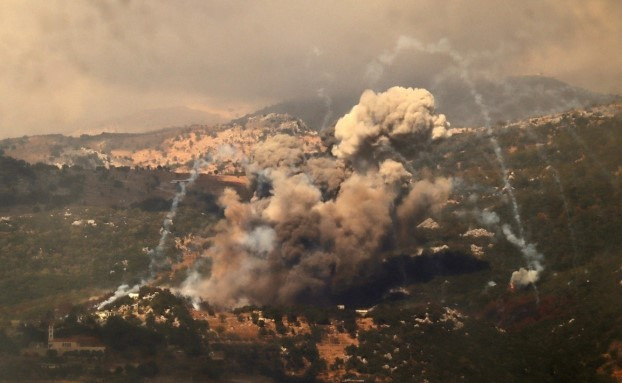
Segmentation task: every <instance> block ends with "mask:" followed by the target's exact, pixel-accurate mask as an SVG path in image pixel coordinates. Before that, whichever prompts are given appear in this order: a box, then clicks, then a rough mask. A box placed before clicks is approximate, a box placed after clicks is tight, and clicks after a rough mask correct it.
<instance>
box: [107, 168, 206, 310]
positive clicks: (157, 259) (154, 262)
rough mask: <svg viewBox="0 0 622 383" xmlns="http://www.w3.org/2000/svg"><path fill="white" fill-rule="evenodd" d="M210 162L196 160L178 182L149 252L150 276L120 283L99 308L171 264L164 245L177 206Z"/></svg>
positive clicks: (138, 285)
mask: <svg viewBox="0 0 622 383" xmlns="http://www.w3.org/2000/svg"><path fill="white" fill-rule="evenodd" d="M210 162H211V161H210V160H209V159H208V160H207V161H206V160H204V159H201V158H199V159H197V160H195V161H194V164H193V166H192V169H191V170H190V177H188V178H187V179H185V180H180V181H179V182H178V185H179V187H180V190H179V191H178V192H177V193H175V197H174V198H173V203H172V204H171V209H170V210H169V212H168V213H167V214H166V217H164V221H163V222H162V228H161V229H160V232H161V235H160V239H159V241H158V245H157V246H156V247H155V249H152V250H150V251H149V252H148V255H149V257H150V263H149V277H148V278H147V279H142V280H141V281H140V283H137V284H136V285H134V286H132V287H130V286H129V285H127V284H122V285H120V286H119V287H118V288H117V289H116V290H115V292H114V293H113V295H112V296H111V297H110V298H108V299H106V300H105V301H103V302H102V303H100V304H99V305H98V306H97V309H98V310H101V309H102V308H104V307H105V306H106V305H108V304H110V303H112V302H114V301H116V300H117V299H119V298H121V297H124V296H126V295H128V294H129V293H134V292H137V291H138V290H139V289H140V288H141V287H142V286H144V285H146V284H147V283H149V282H150V281H152V280H153V279H154V278H155V277H156V275H157V273H158V272H159V271H161V270H162V269H163V268H164V266H166V265H168V264H169V262H168V260H167V258H166V255H165V254H164V246H165V244H166V240H167V238H168V237H169V235H170V234H171V231H170V229H171V226H172V224H173V218H175V216H176V215H177V208H178V207H179V203H180V202H182V201H183V199H184V197H185V196H186V190H187V188H188V186H191V185H192V184H193V183H194V181H196V179H197V178H198V177H199V174H200V169H201V167H203V166H206V165H208V164H209V163H210Z"/></svg>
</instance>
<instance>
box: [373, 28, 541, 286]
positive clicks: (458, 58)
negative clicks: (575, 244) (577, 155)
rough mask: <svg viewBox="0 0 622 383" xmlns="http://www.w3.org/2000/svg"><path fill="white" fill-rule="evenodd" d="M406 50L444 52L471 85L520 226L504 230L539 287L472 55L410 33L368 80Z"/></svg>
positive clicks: (375, 66)
mask: <svg viewBox="0 0 622 383" xmlns="http://www.w3.org/2000/svg"><path fill="white" fill-rule="evenodd" d="M404 50H416V51H420V52H424V53H429V54H445V55H447V56H449V57H450V58H451V59H452V61H453V62H454V63H455V64H456V66H457V70H458V75H459V76H460V78H461V79H462V80H463V81H464V83H465V84H466V85H467V86H468V87H469V92H470V93H471V96H472V97H473V99H474V101H475V103H476V104H477V106H478V107H479V109H480V112H481V114H482V117H483V119H484V128H485V130H486V135H487V137H488V139H489V141H490V143H491V145H492V147H493V150H494V153H495V156H496V158H497V161H498V163H499V166H500V168H501V175H502V181H503V184H504V186H503V190H504V191H505V192H506V193H507V195H508V196H509V198H510V203H511V207H512V213H513V216H514V221H515V223H516V226H517V228H518V237H516V236H514V234H513V233H511V231H510V232H508V231H507V230H504V233H506V237H508V234H509V233H511V234H512V236H511V238H512V239H516V240H510V237H508V240H509V241H510V242H511V243H513V244H514V245H515V246H517V247H519V249H520V250H521V252H522V253H523V256H524V257H525V259H526V261H527V265H528V267H529V270H527V271H528V273H527V274H529V275H530V277H529V278H526V279H524V280H531V281H532V282H531V283H532V285H533V286H534V289H536V286H535V284H534V283H535V281H537V276H538V275H539V273H540V272H541V271H542V270H543V267H542V265H541V264H540V263H539V261H538V263H537V264H536V263H534V262H533V260H532V259H531V257H529V256H528V255H527V254H531V251H532V249H530V248H528V244H527V243H526V241H525V239H524V237H525V234H524V228H523V222H522V219H521V216H520V212H519V207H518V202H517V200H516V196H515V195H514V188H513V187H512V184H511V182H510V178H509V172H508V169H507V166H506V163H505V160H504V158H503V154H502V152H501V146H500V145H499V142H498V141H497V139H496V137H495V135H494V131H493V129H492V123H491V118H490V112H489V108H488V106H487V105H486V104H485V103H484V101H483V98H482V95H481V93H479V92H478V91H477V88H476V86H475V83H474V81H473V79H472V77H471V75H470V71H469V66H470V61H471V60H472V59H473V57H471V58H469V59H467V58H465V57H463V56H462V55H461V54H460V53H459V52H457V51H456V50H454V49H453V48H452V47H451V45H450V44H449V41H448V40H446V39H442V40H440V41H439V42H437V43H436V44H427V45H426V44H424V43H422V42H420V41H418V40H416V39H414V38H411V37H407V36H400V37H399V39H398V41H397V44H396V45H395V47H394V48H393V51H392V52H387V53H384V54H382V55H380V56H379V57H378V58H377V59H376V60H375V61H374V62H372V63H370V65H368V68H367V72H366V75H367V77H368V79H369V80H371V81H378V80H379V79H380V77H381V76H382V75H383V73H384V68H385V67H386V66H390V65H391V64H392V63H393V61H394V60H395V58H396V57H397V56H398V55H399V54H400V53H401V52H402V51H404ZM508 229H509V227H508ZM531 246H532V245H531ZM519 271H520V270H519ZM529 272H531V273H529ZM523 274H524V273H523ZM521 275H522V274H521ZM513 276H514V274H513ZM534 276H535V277H534ZM513 278H514V277H513ZM536 293H537V289H536Z"/></svg>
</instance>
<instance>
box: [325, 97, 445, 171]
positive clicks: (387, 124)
mask: <svg viewBox="0 0 622 383" xmlns="http://www.w3.org/2000/svg"><path fill="white" fill-rule="evenodd" d="M448 127H449V124H448V123H447V120H446V119H445V116H444V115H442V114H441V115H436V114H434V97H433V96H432V94H431V93H430V92H428V91H427V90H425V89H413V88H402V87H393V88H390V89H389V90H387V91H386V92H383V93H375V92H374V91H371V90H366V91H365V92H364V93H363V94H362V95H361V98H360V101H359V103H358V105H356V106H355V107H354V108H352V110H351V111H350V113H348V114H346V115H345V116H343V117H342V118H340V119H339V121H337V125H336V126H335V137H336V138H337V139H338V140H339V144H338V145H337V146H335V147H333V154H334V155H335V156H336V157H338V158H341V159H352V158H354V157H357V156H360V155H364V154H365V153H364V152H366V151H370V150H374V149H375V148H379V147H383V146H386V145H392V146H395V144H397V143H399V145H408V143H413V142H418V143H420V142H425V141H426V140H428V139H432V138H438V137H442V136H445V135H447V128H448Z"/></svg>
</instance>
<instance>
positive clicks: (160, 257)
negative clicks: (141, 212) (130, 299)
mask: <svg viewBox="0 0 622 383" xmlns="http://www.w3.org/2000/svg"><path fill="white" fill-rule="evenodd" d="M207 163H208V162H206V161H204V160H202V159H197V160H195V161H194V164H193V166H192V169H191V170H190V177H189V178H187V179H185V180H180V181H179V182H178V183H177V184H178V185H179V188H180V190H179V191H178V192H177V193H176V194H175V197H174V198H173V203H172V204H171V209H170V210H169V212H168V213H167V214H166V217H164V221H163V222H162V229H161V232H162V235H161V236H160V240H159V241H158V245H157V246H156V247H155V249H153V250H151V251H150V252H149V257H150V258H151V263H150V264H149V272H150V278H154V277H155V275H156V273H157V271H158V268H159V267H161V266H162V263H164V262H165V258H166V256H165V254H164V246H165V245H166V240H167V239H168V237H169V235H170V234H171V226H172V225H173V219H174V218H175V216H176V215H177V209H178V208H179V203H180V202H182V201H183V200H184V198H185V197H186V190H187V188H188V186H191V185H192V184H194V182H195V181H196V179H197V178H198V177H199V170H200V168H201V167H202V166H204V165H205V164H207Z"/></svg>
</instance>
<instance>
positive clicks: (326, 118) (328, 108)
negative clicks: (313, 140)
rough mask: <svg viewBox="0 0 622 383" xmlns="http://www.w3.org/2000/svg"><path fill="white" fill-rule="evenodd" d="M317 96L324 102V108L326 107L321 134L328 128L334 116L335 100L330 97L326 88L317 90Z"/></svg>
mask: <svg viewBox="0 0 622 383" xmlns="http://www.w3.org/2000/svg"><path fill="white" fill-rule="evenodd" d="M317 96H318V97H319V98H321V99H322V101H324V106H325V107H326V113H325V114H324V118H323V119H322V126H321V127H320V132H323V131H324V129H326V127H327V126H328V122H329V121H330V119H331V117H332V116H333V108H332V105H333V99H332V98H331V97H330V95H329V94H328V93H326V90H325V89H324V88H320V89H318V90H317Z"/></svg>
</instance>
